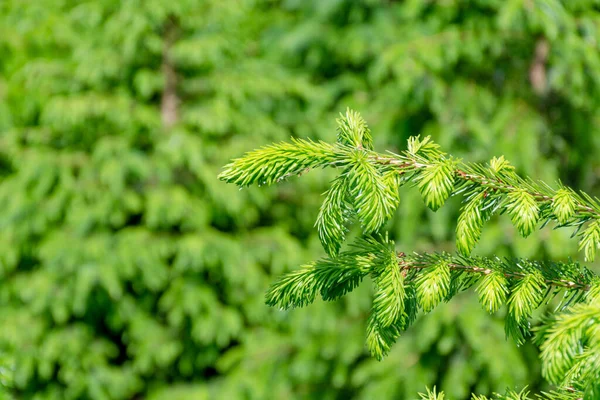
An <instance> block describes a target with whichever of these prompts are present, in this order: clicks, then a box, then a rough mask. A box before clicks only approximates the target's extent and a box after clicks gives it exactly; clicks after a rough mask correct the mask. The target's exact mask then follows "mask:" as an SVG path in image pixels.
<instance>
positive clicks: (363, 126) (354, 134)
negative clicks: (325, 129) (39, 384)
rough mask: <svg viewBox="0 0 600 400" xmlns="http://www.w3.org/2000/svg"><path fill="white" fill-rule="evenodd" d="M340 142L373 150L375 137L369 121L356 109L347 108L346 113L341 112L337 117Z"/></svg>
mask: <svg viewBox="0 0 600 400" xmlns="http://www.w3.org/2000/svg"><path fill="white" fill-rule="evenodd" d="M337 124H338V136H337V139H338V142H339V143H341V144H344V145H348V146H351V147H358V148H364V149H367V150H373V137H372V136H371V131H370V130H369V127H368V126H367V122H366V121H365V120H364V119H363V117H362V116H361V115H360V114H359V113H358V112H356V111H353V110H351V109H349V108H348V109H346V114H345V115H343V114H340V118H338V119H337Z"/></svg>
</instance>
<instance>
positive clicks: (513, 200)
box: [505, 189, 540, 237]
mask: <svg viewBox="0 0 600 400" xmlns="http://www.w3.org/2000/svg"><path fill="white" fill-rule="evenodd" d="M505 204H506V206H505V208H506V210H507V211H508V213H509V215H510V218H511V221H512V223H513V225H514V226H516V227H517V229H518V231H519V233H520V234H521V235H522V236H523V237H527V236H529V234H531V232H533V230H534V229H535V224H536V223H537V221H538V219H539V213H540V208H539V206H538V204H537V202H536V201H535V198H534V197H533V196H532V195H531V194H530V193H528V192H527V191H526V190H524V189H517V190H515V191H512V192H510V193H509V194H508V196H507V198H506V203H505Z"/></svg>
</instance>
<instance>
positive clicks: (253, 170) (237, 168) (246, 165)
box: [219, 139, 347, 186]
mask: <svg viewBox="0 0 600 400" xmlns="http://www.w3.org/2000/svg"><path fill="white" fill-rule="evenodd" d="M346 151H347V150H345V149H343V148H342V147H340V146H335V145H331V144H328V143H325V142H313V141H312V140H305V139H292V142H291V143H279V144H273V145H270V146H266V147H263V148H261V149H259V150H255V151H251V152H249V153H246V154H245V155H244V156H243V157H241V158H237V159H235V160H233V162H231V163H230V164H227V165H226V166H225V167H224V168H223V172H221V174H220V175H219V179H221V180H223V181H225V182H229V183H234V184H236V185H238V186H249V185H252V184H253V183H257V184H258V185H259V186H260V185H271V184H273V183H276V182H280V181H282V180H284V179H287V178H288V177H290V176H294V175H299V174H301V173H304V172H306V171H307V170H310V169H313V168H318V167H326V166H336V165H340V164H343V160H344V156H345V152H346Z"/></svg>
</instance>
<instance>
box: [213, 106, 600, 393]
mask: <svg viewBox="0 0 600 400" xmlns="http://www.w3.org/2000/svg"><path fill="white" fill-rule="evenodd" d="M324 167H333V168H339V169H341V173H340V175H339V176H338V177H337V178H335V179H334V180H333V182H332V184H331V187H330V188H329V190H327V192H326V193H325V198H324V202H323V205H322V206H321V208H320V210H319V215H318V217H317V221H316V224H315V225H316V227H317V230H318V233H319V238H320V240H321V243H322V245H323V247H324V249H325V250H326V252H327V254H328V257H324V258H322V259H320V260H317V261H315V262H312V263H309V264H307V265H305V266H303V267H301V268H300V269H298V270H296V271H292V272H289V273H287V274H285V275H283V276H282V277H281V278H279V280H278V281H276V282H275V283H274V284H273V285H272V286H271V287H270V288H269V290H268V291H267V294H266V302H267V304H269V305H272V306H278V307H280V308H283V309H287V308H290V307H302V306H305V305H307V304H310V303H312V302H313V301H315V299H316V298H317V297H318V296H320V297H321V298H322V299H323V300H335V299H338V298H340V297H341V296H343V295H345V294H347V293H349V292H350V291H352V290H353V289H355V288H356V287H357V286H358V285H359V284H360V283H361V282H362V280H363V279H364V278H367V277H370V278H371V280H372V281H373V284H374V296H373V306H372V308H371V313H370V316H369V318H368V321H367V329H366V330H367V334H366V342H367V347H368V348H369V350H370V352H371V353H372V354H373V355H374V356H375V357H376V358H377V359H381V358H383V357H385V355H386V354H388V352H389V351H390V350H391V348H392V346H393V344H394V342H395V341H396V340H397V339H398V337H399V336H400V335H401V333H402V331H404V330H406V329H408V327H409V326H410V325H411V324H412V323H413V322H414V321H415V319H416V317H417V315H418V313H419V311H423V312H425V313H427V312H430V311H432V310H433V309H434V308H435V307H436V306H437V305H438V304H440V303H441V302H442V301H449V300H450V299H451V298H452V297H453V296H454V295H456V294H457V293H458V292H460V291H462V290H466V289H468V288H470V287H472V286H474V285H476V289H475V291H476V292H477V294H478V299H479V302H480V303H481V305H482V307H483V308H484V309H485V310H486V311H488V312H491V313H493V312H496V311H498V309H499V308H500V307H502V306H503V305H506V306H507V309H508V312H507V315H506V321H505V330H506V333H507V336H511V337H513V338H514V339H515V340H516V341H517V343H522V342H523V341H524V340H525V338H526V337H527V336H528V335H529V334H530V327H529V320H530V318H531V316H532V313H533V311H534V310H535V309H537V308H538V307H540V306H542V305H543V304H547V303H548V302H549V301H550V300H552V299H554V298H557V297H558V298H560V299H561V302H560V304H559V306H558V307H557V310H558V314H556V315H554V316H553V317H551V318H548V319H547V320H546V322H545V323H544V325H543V326H542V327H540V328H537V336H536V337H537V340H538V341H539V343H541V345H542V361H543V363H544V370H543V371H544V374H545V376H546V377H547V378H548V379H549V380H550V381H551V382H553V383H556V384H558V385H560V386H561V388H562V389H560V390H558V391H555V392H550V393H546V394H543V396H541V397H540V396H538V397H539V398H547V399H566V398H568V399H573V398H582V397H583V396H596V397H597V396H600V387H598V384H597V383H594V382H600V376H598V371H600V321H599V319H600V309H599V308H598V307H599V304H600V277H598V276H597V275H595V274H594V273H592V272H591V271H590V270H588V269H587V268H586V267H585V266H582V265H580V264H579V263H577V262H573V261H568V262H552V261H532V260H526V259H499V258H495V257H490V258H484V257H471V256H470V253H471V251H472V250H473V248H474V247H475V245H476V243H477V242H478V240H479V239H480V237H481V234H482V231H483V228H484V225H485V223H486V222H487V221H488V220H489V219H490V218H491V216H492V215H494V214H496V213H498V214H502V213H506V214H508V216H509V217H510V219H511V221H512V223H513V224H514V226H515V227H516V228H517V230H518V232H519V233H520V234H521V235H522V236H525V237H526V236H528V235H529V234H531V233H532V232H533V231H534V230H535V229H536V227H537V226H538V224H540V225H541V227H544V226H545V225H546V224H547V223H548V222H551V221H554V222H555V223H556V225H557V227H573V228H575V229H576V231H575V233H574V235H577V236H578V237H579V248H580V250H581V251H583V253H584V255H585V259H586V260H589V261H591V260H593V259H594V257H595V254H596V249H597V248H598V247H600V200H598V199H597V198H592V197H591V196H589V195H587V194H586V193H584V192H575V191H574V190H572V189H570V188H568V187H565V186H564V185H562V184H561V183H560V182H558V184H557V188H552V187H550V186H549V185H547V184H546V183H544V182H538V181H534V180H532V179H530V178H523V177H520V176H519V175H518V174H517V173H516V171H515V168H514V167H513V166H512V165H510V163H509V162H508V161H507V160H505V159H504V157H494V158H492V159H491V160H490V162H489V163H487V164H485V165H484V164H479V163H466V162H463V161H462V160H458V159H455V158H453V157H452V156H449V155H448V154H446V153H444V152H443V151H442V150H441V148H440V146H439V145H438V144H436V143H434V142H433V141H432V140H431V138H430V137H426V138H423V139H421V138H420V137H418V136H416V137H411V138H410V139H409V140H408V144H407V149H406V150H405V151H403V152H401V153H400V154H394V153H391V152H387V153H385V154H382V153H378V152H376V151H374V149H373V139H372V137H371V132H370V130H369V128H368V126H367V124H366V122H365V121H364V119H363V118H362V117H361V116H360V114H358V113H356V112H354V111H352V110H347V111H346V113H345V114H344V115H341V116H340V118H339V119H338V136H337V142H336V143H335V144H328V143H324V142H314V141H311V140H302V139H293V140H292V142H291V143H280V144H275V145H271V146H267V147H263V148H262V149H259V150H255V151H253V152H250V153H247V154H246V155H245V156H244V157H242V158H239V159H236V160H234V161H233V162H232V163H230V164H228V165H227V166H225V169H224V170H223V172H222V173H221V175H220V176H219V178H220V179H222V180H224V181H226V182H231V183H235V184H237V185H239V186H247V185H250V184H252V183H258V184H259V185H261V184H272V183H276V182H279V181H281V180H284V179H286V178H288V177H290V176H294V175H300V174H302V173H304V172H306V171H308V170H311V169H314V168H324ZM409 182H410V183H412V184H413V185H414V186H416V187H417V189H418V190H419V192H420V193H421V196H422V198H423V201H424V202H425V204H426V205H427V206H428V207H429V208H431V209H432V210H433V211H436V210H438V209H439V208H440V207H442V206H443V205H444V203H445V202H446V200H447V199H448V198H449V197H450V196H463V198H464V204H463V206H462V208H461V213H460V216H459V218H458V221H457V226H456V240H457V243H456V244H457V249H458V253H459V254H458V255H450V254H448V253H424V254H418V253H415V254H410V255H407V254H405V253H403V252H397V250H396V248H395V244H394V242H393V241H391V240H389V239H388V238H387V235H385V236H382V235H381V234H382V233H383V232H384V231H383V229H382V228H383V226H384V224H385V223H386V221H388V220H389V219H390V218H392V216H393V214H394V212H395V211H396V209H397V207H398V204H399V202H400V194H399V189H400V187H401V186H403V185H404V184H406V183H409ZM353 220H357V221H358V222H359V223H360V225H361V227H362V233H363V235H362V236H361V237H359V238H358V239H357V240H356V241H355V242H354V243H352V244H351V245H350V246H348V248H347V249H346V250H343V248H344V247H343V242H344V241H345V238H346V233H347V229H348V224H349V223H350V222H352V221H353ZM342 250H343V251H342ZM423 396H429V398H431V397H432V396H434V398H441V396H443V394H437V393H436V392H435V391H434V392H428V394H427V395H423ZM528 396H529V395H528V392H527V391H522V392H520V393H517V392H507V394H506V395H497V396H496V398H506V399H509V398H510V399H527V398H530V397H528ZM423 398H427V397H423ZM473 398H474V399H484V398H485V397H477V396H474V397H473ZM592 398H595V397H592Z"/></svg>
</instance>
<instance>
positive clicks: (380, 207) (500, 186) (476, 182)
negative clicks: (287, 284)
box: [219, 110, 600, 261]
mask: <svg viewBox="0 0 600 400" xmlns="http://www.w3.org/2000/svg"><path fill="white" fill-rule="evenodd" d="M324 167H334V168H342V173H341V175H340V176H341V177H343V178H340V180H335V181H334V184H333V185H332V188H331V189H330V190H329V191H328V192H327V193H326V197H325V199H324V203H323V206H322V207H321V212H320V214H319V218H317V227H318V229H319V236H320V238H321V241H322V243H323V247H324V248H325V250H326V251H327V253H328V254H330V255H333V254H336V252H338V251H339V249H340V248H341V246H342V243H343V241H344V239H345V224H346V223H347V222H349V220H350V219H349V218H347V217H348V216H350V215H351V214H353V213H354V214H356V216H357V217H358V218H357V219H358V221H359V222H360V224H361V226H362V227H363V232H364V233H365V234H370V233H374V232H376V231H378V230H379V229H380V228H381V227H382V226H383V224H384V223H385V222H386V221H387V220H389V219H390V218H391V217H392V215H393V213H394V212H395V210H396V208H397V207H398V204H399V201H400V197H399V194H398V189H399V187H400V186H402V185H403V184H404V183H406V182H412V183H413V184H414V185H416V186H417V187H418V189H419V191H420V193H421V195H422V197H423V200H424V201H425V204H426V205H427V206H428V207H429V208H431V209H432V210H434V211H435V210H437V209H439V208H440V207H441V206H442V205H443V204H444V202H445V201H446V200H447V199H448V197H450V196H453V195H454V196H456V195H462V196H464V198H465V206H464V207H463V208H462V213H461V216H460V217H459V220H458V223H457V228H456V233H457V238H456V240H457V248H458V250H459V252H460V253H461V254H464V255H469V254H470V252H471V251H472V250H473V248H474V246H475V244H476V243H477V241H478V240H479V238H480V236H481V232H482V229H483V226H484V224H485V222H486V221H487V220H489V218H490V217H491V216H492V215H493V214H495V213H504V212H506V213H507V214H508V215H509V216H510V218H511V221H512V222H513V224H514V225H515V227H516V228H517V229H518V231H519V232H520V233H521V234H522V235H523V236H528V235H529V234H531V232H533V230H534V229H535V228H536V226H537V225H538V222H542V226H545V225H546V224H547V223H548V222H550V221H555V222H556V223H557V225H558V226H560V227H575V228H576V229H577V232H576V233H577V234H578V236H579V239H580V249H581V250H582V251H583V252H584V254H585V257H586V260H589V261H592V260H593V259H594V257H595V255H596V249H597V248H598V247H599V246H600V201H599V200H598V199H597V198H592V197H591V196H589V195H587V194H586V193H584V192H580V193H577V192H575V191H574V190H572V189H570V188H568V187H565V186H563V185H562V184H560V182H559V183H558V187H557V188H556V189H555V188H552V187H550V186H549V185H547V184H546V183H544V182H536V181H533V180H532V179H529V178H522V177H520V176H519V175H517V174H516V172H515V169H514V167H513V166H511V165H510V164H509V163H508V161H507V160H505V159H504V158H503V157H498V158H496V157H494V158H492V159H491V160H490V162H489V163H488V164H487V165H483V164H478V163H466V162H463V161H461V160H457V159H454V158H453V157H451V156H448V155H447V154H445V153H444V152H442V150H441V148H440V146H439V145H438V144H436V143H434V142H433V141H432V140H431V138H430V137H426V138H423V139H421V138H419V137H418V136H416V137H411V138H410V139H409V141H408V145H407V149H406V150H405V151H404V152H402V153H401V154H395V153H391V152H387V153H385V154H381V153H378V152H376V151H374V150H373V146H372V137H371V133H370V131H369V129H368V127H367V124H366V122H365V121H364V119H363V118H362V117H361V116H360V115H359V114H358V113H356V112H354V111H352V110H347V111H346V114H345V115H341V116H340V118H339V119H338V141H337V143H335V144H328V143H324V142H313V141H311V140H303V139H293V140H292V142H291V143H279V144H275V145H271V146H267V147H264V148H262V149H259V150H255V151H252V152H249V153H247V154H246V155H245V156H244V157H242V158H238V159H236V160H234V161H233V162H232V163H230V164H228V165H227V166H225V168H224V170H223V172H222V173H221V174H220V175H219V178H220V179H222V180H224V181H226V182H231V183H235V184H237V185H239V186H247V185H250V184H253V183H258V184H259V185H262V184H265V185H269V184H273V183H276V182H279V181H281V180H284V179H287V178H288V177H291V176H294V175H300V174H302V173H304V172H306V171H309V170H311V169H314V168H324ZM342 186H343V187H344V188H345V191H346V192H347V194H348V197H347V198H348V199H350V200H351V201H349V202H347V203H348V204H344V203H346V202H345V201H342V198H343V195H342V192H344V190H343V189H344V188H342ZM342 206H344V209H346V211H348V212H345V213H344V212H342V210H341V209H342ZM340 216H341V218H340ZM334 220H335V221H336V222H334ZM325 225H329V226H330V227H329V228H326V227H325Z"/></svg>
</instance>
